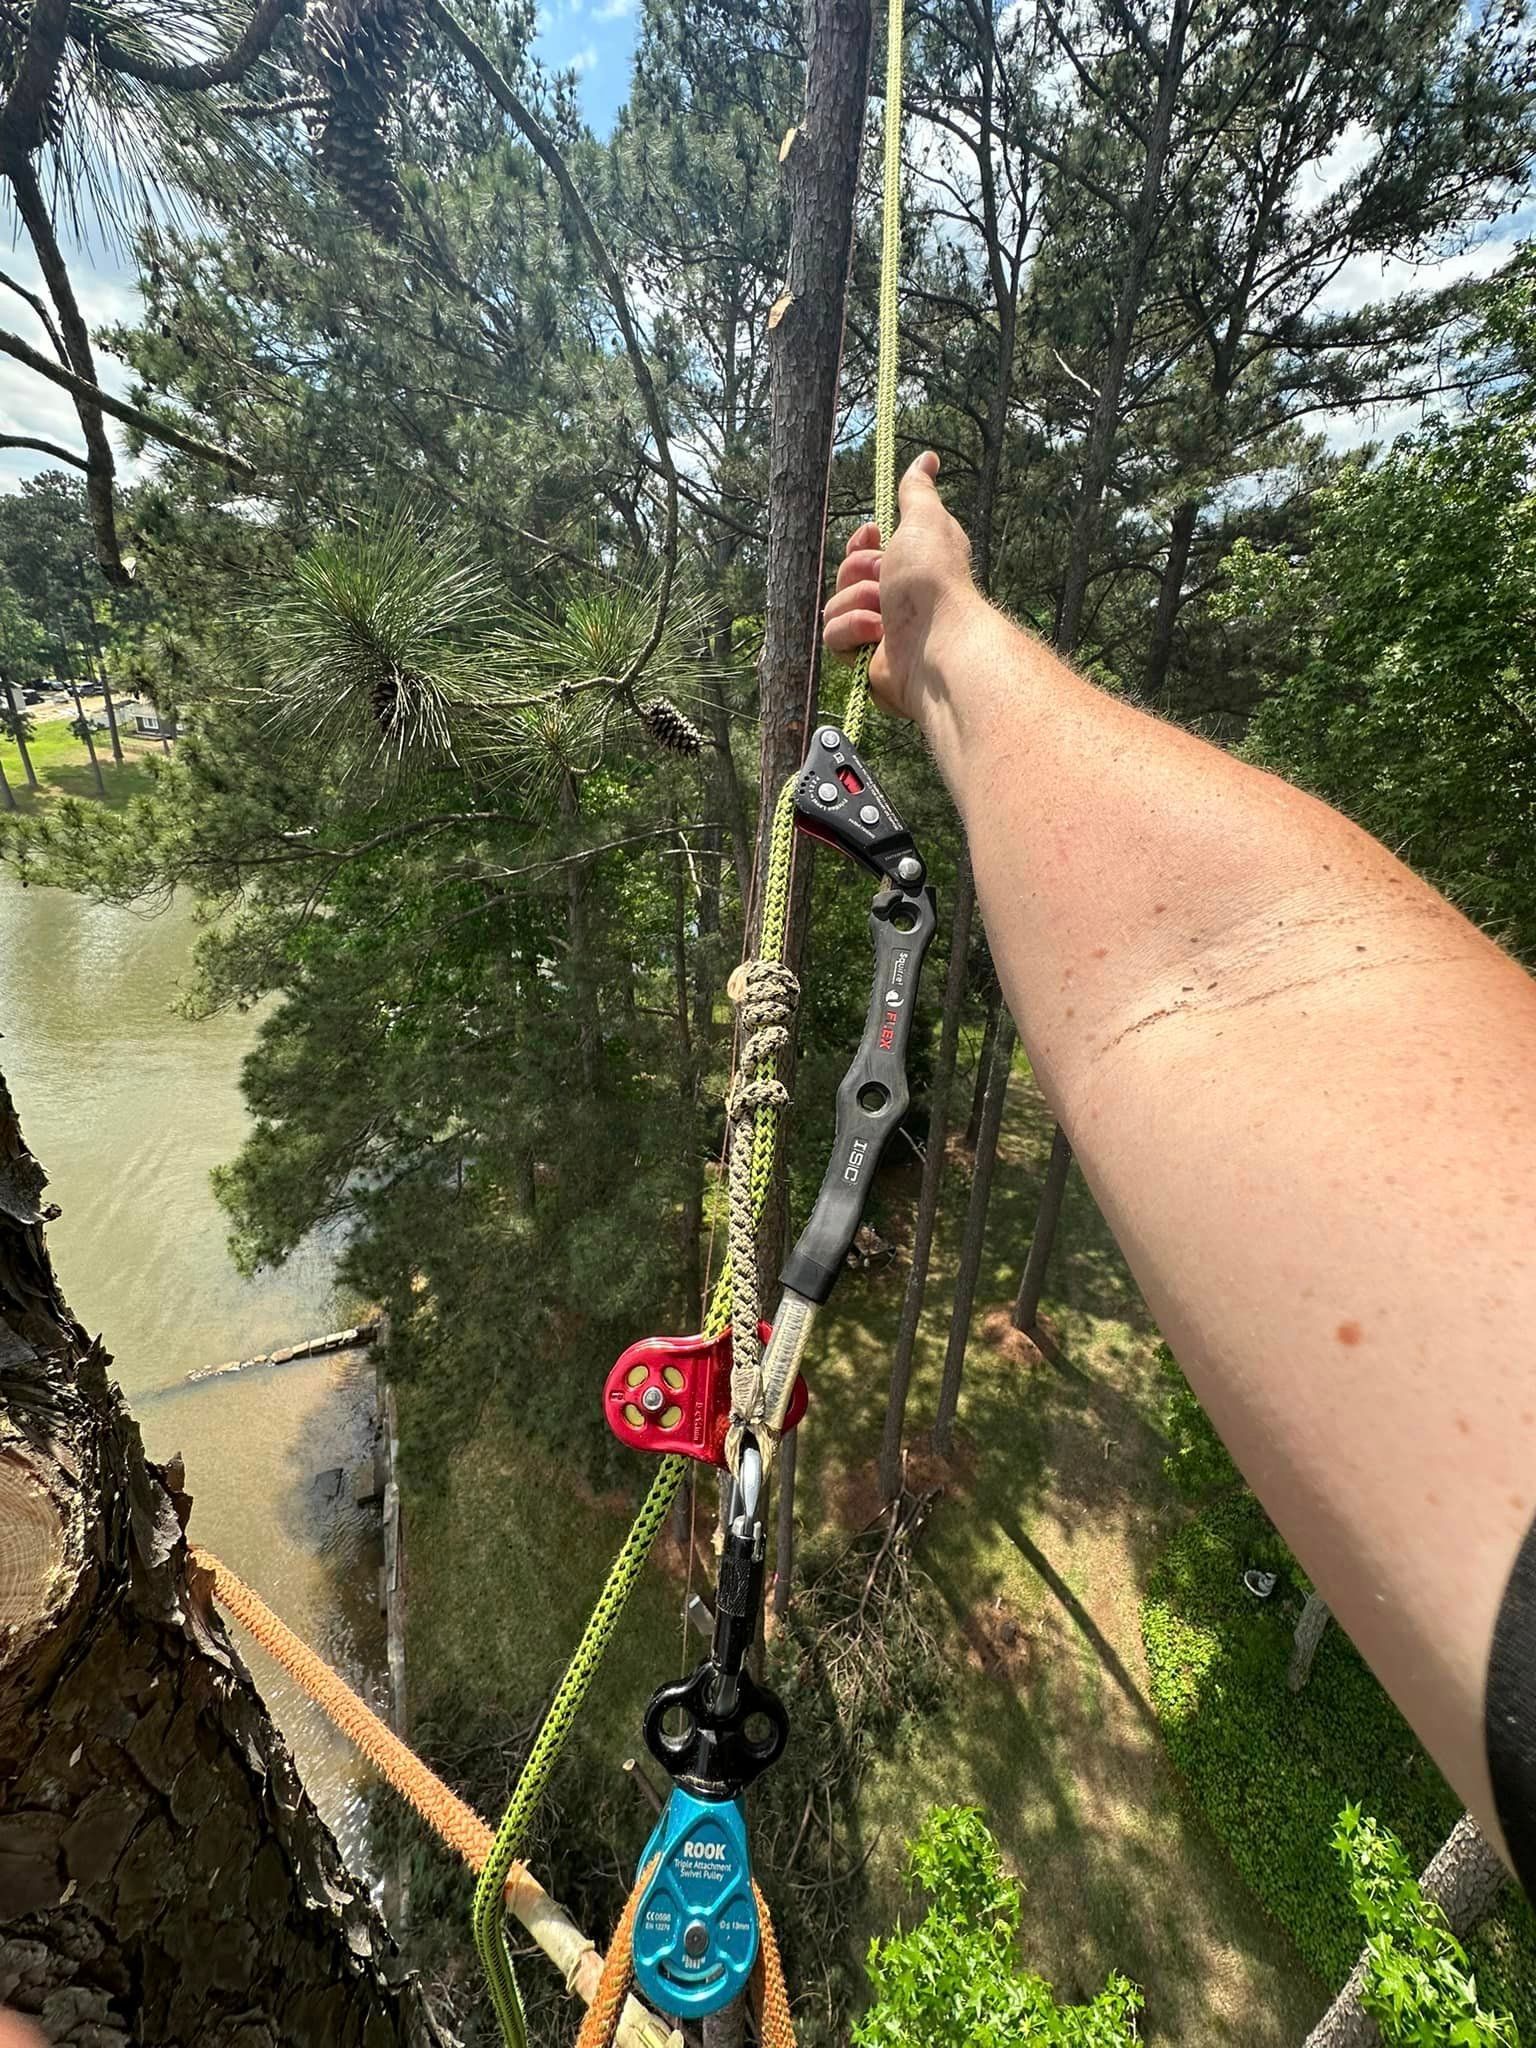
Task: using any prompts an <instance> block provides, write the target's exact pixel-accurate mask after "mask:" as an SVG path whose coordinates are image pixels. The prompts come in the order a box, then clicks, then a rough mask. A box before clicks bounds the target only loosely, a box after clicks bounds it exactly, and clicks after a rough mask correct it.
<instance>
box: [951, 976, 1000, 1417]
mask: <svg viewBox="0 0 1536 2048" xmlns="http://www.w3.org/2000/svg"><path fill="white" fill-rule="evenodd" d="M1016 1038H1017V1033H1016V1032H1015V1030H1014V1028H1013V1018H1012V1017H1011V1016H1010V1015H1009V1013H1008V1012H1007V1010H1004V1011H1003V1012H1002V1020H1001V1022H1000V1023H999V1025H998V1027H997V1040H996V1043H995V1044H994V1045H993V1048H992V1061H991V1065H990V1068H989V1070H988V1076H987V1099H986V1104H985V1107H984V1108H983V1110H982V1114H981V1130H980V1132H979V1134H978V1136H977V1140H976V1170H975V1172H974V1173H973V1174H972V1176H971V1199H970V1202H969V1203H968V1205H967V1207H966V1212H965V1233H964V1235H963V1237H962V1238H961V1240H960V1263H959V1267H958V1270H957V1271H956V1273H955V1301H954V1307H953V1309H952V1310H951V1312H950V1320H949V1348H948V1349H947V1351H946V1352H945V1354H944V1380H943V1384H942V1385H941V1386H940V1388H939V1405H938V1409H937V1412H936V1413H935V1415H934V1418H933V1448H934V1449H935V1450H936V1451H937V1452H938V1453H939V1454H940V1456H941V1457H945V1458H947V1457H948V1456H949V1454H950V1451H951V1450H952V1449H953V1448H954V1434H955V1413H956V1410H957V1409H958V1408H959V1406H960V1380H961V1375H962V1374H963V1373H964V1371H965V1352H966V1346H967V1345H968V1344H969V1342H970V1336H971V1307H972V1304H973V1302H974V1301H975V1298H976V1276H977V1274H978V1273H979V1272H980V1271H981V1251H982V1241H983V1239H984V1238H985V1236H986V1229H987V1206H988V1204H989V1203H990V1201H991V1199H992V1172H993V1169H994V1167H995V1166H996V1164H997V1137H998V1132H999V1131H1000V1130H1001V1129H1002V1127H1003V1105H1004V1103H1005V1102H1006V1101H1007V1098H1008V1078H1009V1075H1010V1074H1011V1073H1012V1071H1013V1048H1014V1043H1015V1041H1016Z"/></svg>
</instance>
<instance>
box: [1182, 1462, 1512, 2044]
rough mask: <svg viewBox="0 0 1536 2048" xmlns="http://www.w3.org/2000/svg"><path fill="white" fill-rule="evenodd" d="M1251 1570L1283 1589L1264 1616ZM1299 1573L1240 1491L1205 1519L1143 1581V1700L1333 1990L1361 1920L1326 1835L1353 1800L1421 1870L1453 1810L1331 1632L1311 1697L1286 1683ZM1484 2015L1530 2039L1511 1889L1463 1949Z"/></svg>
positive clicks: (1236, 1854)
mask: <svg viewBox="0 0 1536 2048" xmlns="http://www.w3.org/2000/svg"><path fill="white" fill-rule="evenodd" d="M1250 1565H1255V1566H1258V1567H1261V1568H1268V1569H1270V1570H1272V1571H1275V1572H1277V1573H1279V1574H1280V1576H1281V1589H1280V1590H1277V1592H1276V1594H1275V1595H1274V1597H1273V1598H1271V1599H1270V1600H1268V1601H1265V1602H1263V1603H1260V1602H1257V1601H1255V1600H1254V1599H1253V1598H1252V1597H1251V1596H1250V1595H1249V1594H1248V1593H1246V1592H1245V1591H1244V1590H1243V1587H1242V1573H1243V1571H1244V1570H1245V1569H1246V1568H1247V1567H1248V1566H1250ZM1298 1576H1299V1575H1298V1574H1297V1572H1296V1567H1295V1564H1294V1561H1293V1560H1292V1559H1291V1557H1290V1555H1289V1553H1288V1552H1287V1551H1286V1549H1285V1546H1284V1545H1283V1543H1282V1542H1281V1541H1280V1539H1279V1537H1278V1536H1277V1535H1276V1534H1275V1532H1274V1530H1273V1529H1272V1528H1271V1527H1270V1525H1269V1522H1268V1520H1267V1518H1266V1517H1265V1515H1264V1513H1263V1511H1262V1509H1261V1508H1260V1507H1259V1505H1258V1503H1257V1502H1256V1501H1254V1500H1253V1499H1251V1498H1250V1497H1249V1496H1247V1495H1246V1494H1240V1495H1237V1496H1233V1497H1229V1498H1225V1499H1223V1500H1220V1501H1218V1502H1217V1503H1216V1504H1215V1505H1213V1506H1211V1507H1210V1508H1208V1509H1207V1510H1206V1511H1205V1512H1204V1513H1203V1514H1201V1515H1200V1516H1199V1517H1198V1519H1196V1520H1195V1521H1194V1522H1192V1523H1191V1524H1190V1525H1189V1526H1188V1528H1186V1529H1184V1530H1183V1531H1182V1532H1181V1533H1180V1535H1179V1536H1178V1537H1177V1538H1176V1540H1175V1541H1174V1542H1173V1543H1172V1544H1171V1545H1170V1546H1169V1548H1168V1550H1167V1552H1166V1553H1165V1555H1164V1556H1163V1558H1162V1559H1161V1561H1160V1562H1159V1564H1158V1566H1157V1569H1156V1571H1155V1572H1154V1573H1153V1575H1152V1581H1151V1585H1150V1587H1149V1590H1148V1597H1147V1600H1146V1604H1145V1607H1144V1610H1143V1630H1144V1634H1145V1637H1146V1642H1147V1650H1148V1655H1149V1658H1150V1659H1151V1663H1152V1696H1153V1699H1154V1701H1155V1702H1156V1705H1157V1709H1158V1713H1159V1715H1160V1717H1161V1719H1162V1721H1163V1724H1164V1726H1165V1728H1166V1729H1167V1734H1168V1744H1169V1748H1170V1750H1171V1751H1172V1753H1173V1755H1174V1757H1175V1758H1176V1760H1177V1762H1178V1765H1179V1768H1180V1770H1181V1771H1182V1772H1183V1774H1184V1776H1185V1779H1186V1781H1187V1782H1188V1784H1189V1786H1190V1789H1191V1791H1192V1792H1193V1794H1194V1796H1195V1798H1196V1799H1197V1800H1198V1801H1199V1802H1200V1805H1201V1806H1202V1808H1203V1809H1204V1810H1205V1811H1206V1812H1207V1813H1208V1814H1209V1815H1210V1818H1211V1822H1212V1824H1213V1826H1214V1827H1216V1829H1217V1830H1218V1831H1219V1832H1220V1834H1221V1837H1222V1840H1223V1841H1224V1842H1225V1843H1226V1844H1227V1846H1228V1848H1229V1849H1230V1851H1231V1854H1232V1858H1233V1861H1234V1862H1235V1863H1236V1864H1237V1866H1238V1868H1239V1869H1240V1870H1241V1871H1242V1872H1243V1873H1244V1875H1245V1876H1246V1877H1247V1878H1248V1880H1249V1882H1250V1883H1251V1884H1252V1885H1253V1888H1254V1890H1255V1891H1256V1892H1257V1893H1258V1894H1259V1895H1260V1896H1261V1897H1262V1898H1263V1899H1264V1900H1265V1901H1266V1902H1267V1903H1268V1905H1269V1906H1270V1907H1271V1909H1272V1910H1273V1912H1274V1913H1275V1915H1276V1917H1277V1918H1278V1919H1279V1920H1280V1921H1281V1922H1282V1923H1283V1924H1284V1925H1285V1926H1286V1927H1288V1928H1289V1929H1290V1930H1291V1932H1292V1934H1293V1935H1294V1936H1295V1939H1296V1942H1297V1945H1298V1947H1299V1948H1300V1949H1301V1951H1302V1953H1303V1954H1304V1955H1305V1956H1307V1958H1308V1959H1309V1960H1310V1961H1311V1963H1312V1964H1313V1966H1314V1967H1315V1968H1316V1969H1318V1970H1319V1971H1320V1972H1322V1973H1323V1975H1324V1976H1325V1977H1326V1978H1327V1979H1328V1980H1329V1981H1330V1982H1335V1983H1336V1982H1338V1981H1339V1980H1340V1979H1342V1978H1343V1977H1344V1976H1345V1975H1346V1974H1347V1973H1348V1971H1349V1969H1350V1968H1351V1966H1352V1965H1353V1963H1354V1959H1355V1956H1356V1954H1357V1952H1358V1950H1359V1947H1360V1932H1361V1929H1360V1920H1359V1916H1358V1915H1357V1913H1356V1912H1355V1910H1354V1907H1353V1905H1352V1903H1351V1901H1350V1898H1349V1891H1348V1884H1347V1881H1346V1878H1345V1875H1344V1872H1343V1870H1342V1868H1341V1867H1340V1864H1339V1860H1338V1858H1337V1857H1336V1856H1335V1855H1334V1853H1333V1851H1332V1849H1331V1848H1330V1847H1329V1836H1330V1834H1331V1833H1332V1830H1333V1824H1334V1822H1335V1821H1336V1820H1337V1818H1338V1815H1339V1811H1340V1809H1341V1808H1342V1807H1343V1806H1344V1805H1345V1804H1346V1803H1347V1802H1349V1801H1358V1803H1359V1804H1360V1805H1361V1806H1362V1807H1363V1809H1364V1810H1365V1811H1366V1812H1367V1813H1369V1814H1372V1815H1373V1816H1374V1817H1375V1818H1376V1819H1377V1820H1379V1821H1381V1822H1382V1823H1383V1824H1384V1825H1385V1826H1387V1827H1389V1828H1391V1829H1392V1831H1393V1833H1394V1834H1395V1835H1397V1837H1398V1839H1399V1840H1400V1841H1401V1842H1402V1844H1403V1847H1404V1849H1405V1850H1406V1851H1407V1854H1408V1859H1409V1861H1410V1863H1411V1864H1412V1865H1413V1866H1414V1868H1415V1869H1422V1868H1423V1867H1424V1865H1425V1864H1426V1863H1427V1862H1428V1860H1429V1858H1430V1857H1431V1856H1432V1855H1433V1854H1434V1852H1435V1850H1436V1849H1437V1848H1438V1847H1439V1845H1440V1843H1441V1842H1442V1841H1443V1840H1444V1839H1445V1837H1446V1835H1447V1834H1448V1833H1449V1832H1450V1830H1451V1828H1452V1826H1453V1825H1454V1824H1455V1821H1456V1818H1457V1816H1458V1815H1459V1814H1460V1812H1461V1801H1460V1800H1459V1799H1458V1798H1457V1797H1456V1795H1455V1793H1454V1792H1453V1791H1452V1790H1451V1788H1450V1786H1449V1785H1447V1784H1446V1782H1445V1780H1444V1778H1443V1777H1442V1776H1441V1775H1440V1773H1439V1771H1438V1770H1437V1769H1436V1768H1435V1766H1434V1765H1433V1764H1432V1763H1431V1762H1430V1760H1429V1758H1428V1757H1427V1756H1426V1755H1425V1753H1424V1751H1423V1750H1422V1749H1421V1748H1420V1746H1419V1744H1418V1742H1417V1741H1416V1740H1415V1738H1414V1735H1413V1732H1412V1730H1411V1729H1410V1728H1409V1727H1408V1725H1407V1723H1406V1722H1405V1721H1404V1720H1403V1717H1402V1716H1401V1714H1399V1713H1398V1711H1397V1709H1396V1708H1395V1707H1394V1706H1393V1704H1392V1702H1391V1701H1390V1700H1389V1699H1388V1697H1387V1695H1386V1694H1385V1693H1384V1692H1383V1691H1382V1689H1381V1687H1380V1685H1378V1683H1377V1682H1376V1680H1375V1678H1374V1677H1373V1676H1372V1675H1371V1673H1370V1671H1369V1670H1368V1669H1367V1667H1366V1665H1365V1663H1364V1662H1363V1660H1362V1659H1361V1657H1360V1655H1359V1653H1358V1652H1357V1651H1356V1650H1355V1648H1354V1646H1353V1645H1352V1644H1351V1643H1350V1642H1349V1640H1348V1638H1347V1637H1345V1636H1344V1635H1343V1633H1342V1632H1341V1631H1340V1630H1339V1629H1338V1628H1337V1627H1330V1628H1329V1630H1328V1632H1327V1634H1326V1635H1325V1636H1324V1638H1323V1640H1322V1643H1321V1645H1320V1646H1319V1648H1318V1652H1317V1657H1316V1661H1315V1662H1314V1664H1313V1667H1312V1673H1311V1676H1310V1678H1309V1679H1308V1681H1307V1684H1306V1686H1305V1688H1304V1689H1303V1690H1302V1691H1301V1692H1300V1693H1299V1694H1294V1695H1293V1694H1292V1693H1290V1692H1289V1691H1288V1690H1287V1688H1286V1682H1285V1673H1286V1666H1287V1664H1288V1662H1289V1658H1290V1649H1291V1632H1292V1630H1293V1628H1294V1626H1295V1622H1296V1617H1297V1615H1298V1613H1299V1612H1300V1606H1301V1589H1300V1587H1299V1586H1298V1584H1297V1578H1298ZM1467 1948H1468V1954H1469V1957H1470V1960H1471V1963H1472V1968H1473V1971H1474V1973H1475V1975H1476V1978H1477V1985H1478V1990H1479V1993H1480V1995H1481V1997H1482V2000H1483V2002H1484V2003H1485V2004H1486V2005H1489V2006H1491V2007H1494V2008H1497V2009H1501V2010H1503V2011H1506V2012H1508V2013H1510V2014H1512V2015H1513V2017H1514V2018H1515V2019H1516V2020H1517V2021H1518V2022H1519V2024H1520V2028H1521V2031H1522V2033H1523V2034H1525V2035H1526V2036H1527V2037H1529V2034H1530V2031H1531V2029H1532V2027H1533V2026H1536V1916H1533V1915H1532V1911H1531V1908H1530V1906H1529V1905H1528V1904H1527V1903H1526V1902H1525V1900H1524V1899H1523V1898H1521V1897H1520V1895H1519V1894H1518V1893H1517V1892H1516V1891H1515V1890H1514V1888H1513V1886H1511V1887H1510V1888H1509V1890H1508V1892H1507V1893H1506V1894H1505V1897H1504V1899H1503V1901H1502V1902H1501V1904H1500V1907H1499V1910H1498V1911H1497V1912H1496V1913H1494V1914H1492V1915H1491V1916H1490V1917H1489V1918H1488V1919H1487V1920H1486V1921H1485V1922H1484V1923H1483V1925H1482V1927H1481V1928H1480V1929H1479V1930H1478V1931H1477V1933H1476V1934H1475V1936H1474V1937H1473V1939H1472V1940H1471V1941H1470V1942H1468V1944H1467Z"/></svg>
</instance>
